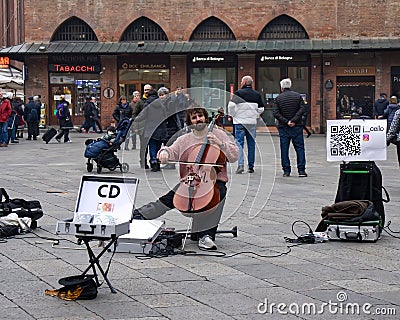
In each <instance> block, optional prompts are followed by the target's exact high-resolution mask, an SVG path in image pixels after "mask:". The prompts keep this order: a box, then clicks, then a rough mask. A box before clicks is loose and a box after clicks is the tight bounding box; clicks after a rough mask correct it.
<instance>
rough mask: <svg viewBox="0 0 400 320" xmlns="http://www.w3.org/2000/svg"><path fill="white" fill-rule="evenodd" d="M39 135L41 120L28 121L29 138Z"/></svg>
mask: <svg viewBox="0 0 400 320" xmlns="http://www.w3.org/2000/svg"><path fill="white" fill-rule="evenodd" d="M38 135H39V122H36V121H35V122H31V121H28V139H32V138H33V139H36V137H37V136H38Z"/></svg>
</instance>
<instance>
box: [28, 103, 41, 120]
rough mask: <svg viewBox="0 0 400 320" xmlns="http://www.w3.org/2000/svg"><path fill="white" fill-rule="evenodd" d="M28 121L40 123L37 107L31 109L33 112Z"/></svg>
mask: <svg viewBox="0 0 400 320" xmlns="http://www.w3.org/2000/svg"><path fill="white" fill-rule="evenodd" d="M28 120H29V122H37V121H39V115H38V112H37V110H36V107H33V108H32V109H31V112H30V113H29V117H28Z"/></svg>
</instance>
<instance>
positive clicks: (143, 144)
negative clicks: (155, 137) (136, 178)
mask: <svg viewBox="0 0 400 320" xmlns="http://www.w3.org/2000/svg"><path fill="white" fill-rule="evenodd" d="M139 141H140V153H139V163H140V167H142V168H144V167H145V165H146V163H147V153H148V149H147V143H148V142H149V139H148V138H145V137H144V136H143V135H139Z"/></svg>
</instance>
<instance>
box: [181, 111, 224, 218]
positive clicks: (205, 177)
mask: <svg viewBox="0 0 400 320" xmlns="http://www.w3.org/2000/svg"><path fill="white" fill-rule="evenodd" d="M218 117H219V115H217V116H216V117H214V118H213V120H212V121H211V123H210V124H209V126H208V129H207V134H206V136H205V139H204V141H203V143H202V144H201V145H200V146H197V147H195V148H194V150H193V152H191V153H190V155H189V157H188V161H187V162H186V166H185V168H186V172H181V179H180V184H179V186H178V188H177V189H176V192H175V195H174V199H173V203H174V206H175V208H176V209H178V210H179V211H181V212H182V213H187V214H191V213H199V212H202V213H203V212H209V211H211V210H212V209H213V208H215V207H216V206H217V205H218V204H219V202H220V192H219V187H218V184H217V183H216V180H217V173H218V170H219V168H218V167H220V166H222V165H224V164H225V162H226V156H225V154H224V153H223V152H222V151H221V150H220V148H219V147H218V146H215V145H212V144H210V143H209V141H208V138H207V135H208V133H210V132H211V131H212V130H213V127H214V125H215V122H216V121H217V119H218Z"/></svg>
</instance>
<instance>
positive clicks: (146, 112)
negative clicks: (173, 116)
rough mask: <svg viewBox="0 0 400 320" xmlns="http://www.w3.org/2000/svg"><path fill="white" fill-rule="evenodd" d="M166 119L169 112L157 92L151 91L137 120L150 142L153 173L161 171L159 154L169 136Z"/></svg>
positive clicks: (145, 137) (147, 140)
mask: <svg viewBox="0 0 400 320" xmlns="http://www.w3.org/2000/svg"><path fill="white" fill-rule="evenodd" d="M166 118H167V110H165V107H164V105H163V104H162V102H161V99H159V97H158V93H157V91H155V90H154V89H151V90H150V91H149V92H148V93H147V99H146V102H145V104H144V108H143V110H142V112H140V114H139V115H138V116H137V117H136V119H135V120H136V121H139V122H142V123H143V124H144V128H143V137H144V139H145V141H146V142H148V147H149V153H150V165H151V171H153V172H157V171H160V163H159V162H158V160H157V152H158V151H159V150H160V149H161V146H162V142H163V140H164V139H165V137H166V135H167V125H166Z"/></svg>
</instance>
